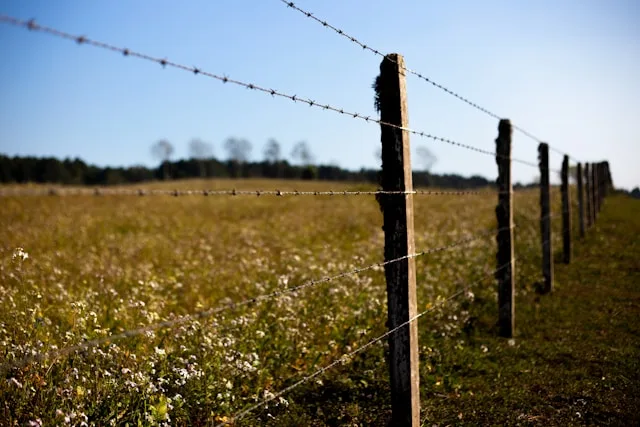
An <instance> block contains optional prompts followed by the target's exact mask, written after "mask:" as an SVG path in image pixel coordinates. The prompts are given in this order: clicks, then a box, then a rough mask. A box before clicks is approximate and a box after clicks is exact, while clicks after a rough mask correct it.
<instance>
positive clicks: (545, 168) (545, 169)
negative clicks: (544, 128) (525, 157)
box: [538, 142, 553, 293]
mask: <svg viewBox="0 0 640 427" xmlns="http://www.w3.org/2000/svg"><path fill="white" fill-rule="evenodd" d="M538 160H539V164H540V237H541V239H542V275H543V276H544V288H543V290H544V292H545V293H546V292H551V290H552V289H553V257H552V255H553V242H552V241H551V200H550V195H549V193H550V188H549V186H550V184H549V145H548V144H546V143H544V142H542V143H540V145H539V146H538Z"/></svg>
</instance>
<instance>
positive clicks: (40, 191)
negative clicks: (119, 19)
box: [0, 187, 507, 197]
mask: <svg viewBox="0 0 640 427" xmlns="http://www.w3.org/2000/svg"><path fill="white" fill-rule="evenodd" d="M498 194H507V192H499V191H492V190H485V191H466V190H461V191H446V190H412V191H384V190H375V191H342V190H323V191H298V190H235V189H231V190H160V189H142V188H140V189H129V188H93V189H92V188H64V187H63V188H0V197H3V196H5V197H6V196H45V195H50V196H91V195H93V196H174V197H179V196H257V197H260V196H283V197H284V196H373V195H417V196H482V195H498Z"/></svg>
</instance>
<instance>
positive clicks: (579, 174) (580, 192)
mask: <svg viewBox="0 0 640 427" xmlns="http://www.w3.org/2000/svg"><path fill="white" fill-rule="evenodd" d="M577 178H578V223H579V224H580V238H583V237H584V184H583V178H584V177H583V173H582V163H578V170H577Z"/></svg>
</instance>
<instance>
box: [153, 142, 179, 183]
mask: <svg viewBox="0 0 640 427" xmlns="http://www.w3.org/2000/svg"><path fill="white" fill-rule="evenodd" d="M173 152H174V148H173V145H171V143H170V142H169V141H167V140H166V139H161V140H159V141H158V142H156V143H155V144H153V145H152V146H151V155H152V156H153V157H154V158H156V159H157V160H160V163H161V166H162V177H163V179H165V180H166V179H169V160H170V159H171V156H172V155H173Z"/></svg>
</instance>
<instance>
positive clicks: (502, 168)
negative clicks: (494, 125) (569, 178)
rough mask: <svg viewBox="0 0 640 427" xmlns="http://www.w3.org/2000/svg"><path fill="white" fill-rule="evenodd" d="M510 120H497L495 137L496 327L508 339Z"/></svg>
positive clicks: (511, 312)
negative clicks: (496, 230)
mask: <svg viewBox="0 0 640 427" xmlns="http://www.w3.org/2000/svg"><path fill="white" fill-rule="evenodd" d="M511 134H512V129H511V122H510V121H509V120H500V124H499V125H498V138H497V139H496V163H497V164H498V180H497V183H498V205H497V206H496V219H497V220H498V234H497V236H496V241H497V243H498V252H497V254H496V260H497V270H496V275H495V277H496V280H497V281H498V328H499V331H500V336H502V337H506V338H511V337H513V331H514V326H515V299H514V276H515V272H514V268H515V266H514V261H513V258H514V257H513V199H512V196H513V192H512V186H511Z"/></svg>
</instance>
